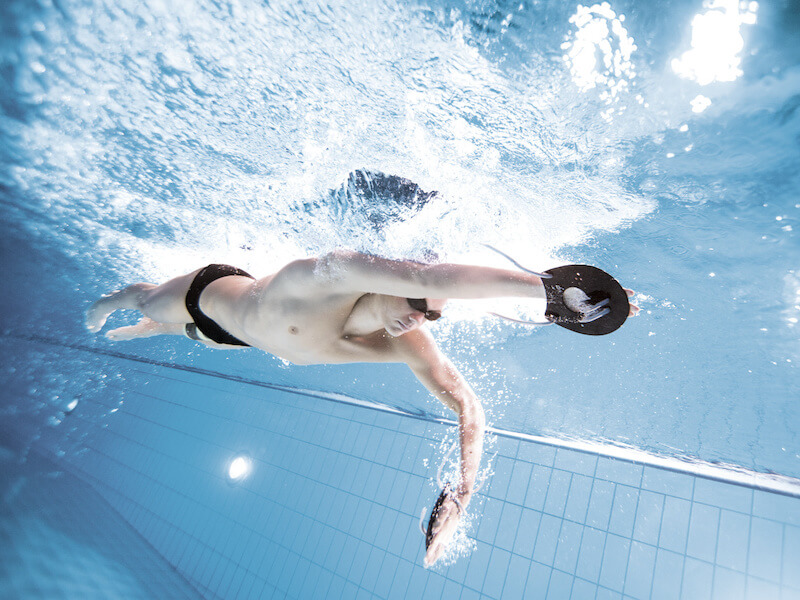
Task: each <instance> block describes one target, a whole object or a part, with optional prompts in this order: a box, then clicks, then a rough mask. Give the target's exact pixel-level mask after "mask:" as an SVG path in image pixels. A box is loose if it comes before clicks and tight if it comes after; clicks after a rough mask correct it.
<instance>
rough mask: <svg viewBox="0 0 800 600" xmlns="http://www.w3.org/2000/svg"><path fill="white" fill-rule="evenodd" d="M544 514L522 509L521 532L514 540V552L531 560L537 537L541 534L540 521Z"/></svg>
mask: <svg viewBox="0 0 800 600" xmlns="http://www.w3.org/2000/svg"><path fill="white" fill-rule="evenodd" d="M541 518H542V513H540V512H537V511H535V510H531V509H529V508H523V509H522V516H521V517H520V519H519V531H518V532H517V536H516V538H515V539H514V552H515V553H517V554H519V555H521V556H525V557H527V558H530V557H532V556H533V547H534V546H535V545H536V536H537V535H538V533H539V521H541Z"/></svg>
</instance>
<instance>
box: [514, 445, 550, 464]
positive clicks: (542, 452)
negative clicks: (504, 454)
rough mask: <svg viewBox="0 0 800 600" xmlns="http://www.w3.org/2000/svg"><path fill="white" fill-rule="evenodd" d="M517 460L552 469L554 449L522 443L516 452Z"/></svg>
mask: <svg viewBox="0 0 800 600" xmlns="http://www.w3.org/2000/svg"><path fill="white" fill-rule="evenodd" d="M517 460H524V461H526V462H529V463H533V464H535V465H543V466H545V467H552V466H553V464H554V463H555V460H556V449H555V448H554V447H553V446H547V445H545V444H537V443H535V442H522V443H521V444H520V445H519V450H518V451H517Z"/></svg>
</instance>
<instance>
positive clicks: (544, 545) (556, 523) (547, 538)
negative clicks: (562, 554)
mask: <svg viewBox="0 0 800 600" xmlns="http://www.w3.org/2000/svg"><path fill="white" fill-rule="evenodd" d="M560 530H561V519H559V518H558V517H553V516H551V515H542V520H541V522H540V523H539V535H537V536H536V547H535V548H534V550H533V559H534V560H536V561H538V562H540V563H543V564H545V565H552V564H553V558H554V557H555V554H556V545H557V544H558V534H559V531H560Z"/></svg>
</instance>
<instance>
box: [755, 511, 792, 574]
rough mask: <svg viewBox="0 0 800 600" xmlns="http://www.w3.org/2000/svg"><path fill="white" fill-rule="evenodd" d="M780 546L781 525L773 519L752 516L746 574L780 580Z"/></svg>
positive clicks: (781, 541)
mask: <svg viewBox="0 0 800 600" xmlns="http://www.w3.org/2000/svg"><path fill="white" fill-rule="evenodd" d="M782 546H783V526H782V525H781V524H780V523H776V522H775V521H768V520H767V519H760V518H758V517H753V518H752V519H751V521H750V550H749V552H748V560H747V573H748V575H755V576H756V577H760V578H761V579H767V580H769V581H773V582H775V583H778V582H780V579H781V560H780V559H781V550H782Z"/></svg>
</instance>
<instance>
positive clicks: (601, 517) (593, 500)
mask: <svg viewBox="0 0 800 600" xmlns="http://www.w3.org/2000/svg"><path fill="white" fill-rule="evenodd" d="M614 487H615V486H614V484H613V483H611V482H608V481H603V480H600V479H595V480H594V485H593V486H592V495H591V497H590V499H589V512H588V513H587V514H586V524H587V525H590V526H591V527H597V528H598V529H602V530H603V531H605V530H606V529H607V528H608V519H609V517H610V516H611V505H612V503H613V502H614Z"/></svg>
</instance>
